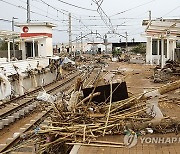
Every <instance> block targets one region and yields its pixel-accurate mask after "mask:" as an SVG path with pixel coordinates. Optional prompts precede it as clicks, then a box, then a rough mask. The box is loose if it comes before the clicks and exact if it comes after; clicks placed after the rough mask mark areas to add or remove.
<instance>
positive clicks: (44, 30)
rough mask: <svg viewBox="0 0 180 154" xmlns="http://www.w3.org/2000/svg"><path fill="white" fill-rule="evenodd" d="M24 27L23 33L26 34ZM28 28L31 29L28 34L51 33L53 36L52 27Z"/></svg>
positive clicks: (33, 26)
mask: <svg viewBox="0 0 180 154" xmlns="http://www.w3.org/2000/svg"><path fill="white" fill-rule="evenodd" d="M23 27H24V26H21V27H20V29H21V33H24V32H23ZM27 27H28V28H29V31H28V33H50V34H52V28H51V27H47V26H43V25H42V26H37V25H36V26H35V25H29V26H27Z"/></svg>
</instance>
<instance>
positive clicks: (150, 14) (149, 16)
mask: <svg viewBox="0 0 180 154" xmlns="http://www.w3.org/2000/svg"><path fill="white" fill-rule="evenodd" d="M151 18H152V17H151V11H149V22H151Z"/></svg>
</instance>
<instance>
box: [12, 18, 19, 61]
mask: <svg viewBox="0 0 180 154" xmlns="http://www.w3.org/2000/svg"><path fill="white" fill-rule="evenodd" d="M14 19H18V18H15V17H12V31H13V32H14ZM12 47H13V55H14V58H15V57H16V53H15V47H14V38H13V42H12Z"/></svg>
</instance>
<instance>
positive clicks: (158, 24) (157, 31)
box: [142, 19, 180, 39]
mask: <svg viewBox="0 0 180 154" xmlns="http://www.w3.org/2000/svg"><path fill="white" fill-rule="evenodd" d="M142 25H146V26H147V27H146V30H145V32H146V35H150V36H158V37H167V36H171V37H176V38H177V39H180V20H178V19H164V20H163V19H162V20H151V21H149V20H143V23H142Z"/></svg>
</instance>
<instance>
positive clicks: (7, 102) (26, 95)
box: [0, 71, 74, 109]
mask: <svg viewBox="0 0 180 154" xmlns="http://www.w3.org/2000/svg"><path fill="white" fill-rule="evenodd" d="M72 74H74V71H71V72H69V73H68V74H66V75H65V76H64V78H65V79H67V78H68V77H69V76H70V75H72ZM65 79H64V80H65ZM56 84H57V80H55V81H53V82H51V83H49V84H46V85H44V86H43V88H45V89H48V88H49V87H51V86H53V85H56ZM41 90H42V87H38V88H36V89H34V90H32V91H29V92H26V93H25V94H24V95H21V96H18V97H15V98H12V99H10V100H9V101H6V102H4V103H2V104H0V109H1V108H4V107H6V106H7V105H9V104H11V103H12V102H13V103H14V102H18V101H20V100H21V99H24V98H26V99H28V98H32V96H33V95H34V96H36V95H37V94H38V92H39V91H41Z"/></svg>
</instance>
